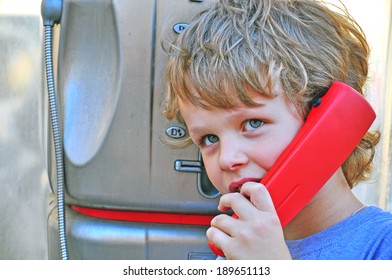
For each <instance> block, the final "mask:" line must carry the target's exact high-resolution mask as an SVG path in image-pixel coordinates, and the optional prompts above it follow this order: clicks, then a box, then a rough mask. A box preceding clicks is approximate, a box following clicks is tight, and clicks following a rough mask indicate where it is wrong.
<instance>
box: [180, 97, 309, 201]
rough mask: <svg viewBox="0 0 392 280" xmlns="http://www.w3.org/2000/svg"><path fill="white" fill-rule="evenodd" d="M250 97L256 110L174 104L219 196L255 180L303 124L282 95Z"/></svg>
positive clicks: (258, 178) (262, 174)
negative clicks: (205, 107)
mask: <svg viewBox="0 0 392 280" xmlns="http://www.w3.org/2000/svg"><path fill="white" fill-rule="evenodd" d="M250 94H251V96H252V97H253V100H254V101H256V102H257V103H260V104H261V105H260V106H257V107H246V106H244V105H241V106H239V107H237V108H235V109H230V110H227V109H220V108H211V109H208V110H207V109H203V108H200V107H198V106H195V105H193V104H191V103H189V102H182V101H181V100H180V102H179V108H180V112H181V115H182V117H183V118H184V120H185V123H186V125H187V127H188V130H189V134H190V137H191V139H192V140H193V142H194V143H195V144H196V145H197V146H198V147H199V148H200V150H201V153H202V156H203V161H204V165H205V168H206V171H207V174H208V176H209V178H210V180H211V182H212V183H213V184H214V186H215V187H216V188H217V189H218V190H219V191H220V192H221V193H222V194H225V193H228V192H237V191H239V189H240V188H241V186H242V184H244V183H245V182H247V181H255V182H259V181H260V180H261V179H262V178H263V177H264V176H265V174H266V173H267V171H268V170H269V169H270V168H271V167H272V165H273V164H274V162H275V161H276V160H277V158H278V157H279V155H280V154H281V153H282V152H283V150H284V149H285V148H286V147H287V146H288V144H289V143H290V142H291V140H292V139H293V138H294V136H295V135H296V134H297V132H298V131H299V129H300V128H301V127H302V125H303V124H304V121H303V120H302V118H301V117H300V115H299V113H298V112H297V110H296V109H295V107H294V105H293V104H292V103H290V102H289V101H287V100H286V99H285V98H283V96H281V95H278V96H277V97H275V98H270V97H264V96H261V95H259V94H257V93H256V92H250Z"/></svg>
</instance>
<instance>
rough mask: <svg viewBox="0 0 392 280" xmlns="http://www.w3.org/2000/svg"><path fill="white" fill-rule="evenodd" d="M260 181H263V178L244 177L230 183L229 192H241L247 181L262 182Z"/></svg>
mask: <svg viewBox="0 0 392 280" xmlns="http://www.w3.org/2000/svg"><path fill="white" fill-rule="evenodd" d="M260 181H261V178H243V179H241V180H238V181H235V182H232V183H231V184H230V185H229V192H231V193H233V192H240V190H241V187H242V185H243V184H245V183H246V182H255V183H260Z"/></svg>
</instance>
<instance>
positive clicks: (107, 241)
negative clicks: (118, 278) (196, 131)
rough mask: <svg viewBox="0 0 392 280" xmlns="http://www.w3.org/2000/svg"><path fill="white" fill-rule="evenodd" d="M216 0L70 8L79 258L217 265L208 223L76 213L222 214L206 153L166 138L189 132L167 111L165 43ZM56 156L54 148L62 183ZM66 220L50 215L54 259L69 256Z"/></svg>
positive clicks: (72, 244)
mask: <svg viewBox="0 0 392 280" xmlns="http://www.w3.org/2000/svg"><path fill="white" fill-rule="evenodd" d="M213 1H214V0H206V1H191V0H64V1H63V7H62V14H61V22H60V28H58V29H57V32H58V33H59V34H58V35H59V36H58V37H59V41H58V44H59V48H58V59H57V69H58V70H57V79H56V80H57V93H56V94H57V100H58V108H59V114H60V119H61V123H62V125H63V137H64V165H65V173H64V174H65V203H66V205H67V207H66V217H67V218H66V220H67V240H68V244H69V252H70V257H71V258H76V259H86V258H87V259H123V258H125V259H204V258H211V257H212V258H214V255H213V254H212V253H211V251H210V250H209V248H208V245H207V240H206V237H205V230H206V228H207V226H206V225H199V226H197V225H192V224H188V225H187V224H185V225H184V224H175V223H174V224H164V223H160V222H159V221H158V222H151V221H147V222H140V221H139V222H131V221H118V220H115V219H114V220H111V219H102V218H99V217H98V218H97V217H90V216H88V215H83V214H81V213H78V212H76V211H74V210H75V209H72V207H70V206H74V205H76V206H80V207H85V208H96V209H109V210H124V211H134V212H136V213H139V212H138V211H144V212H150V213H171V214H179V215H182V214H185V215H188V214H191V215H192V214H197V215H214V214H216V213H217V210H216V204H217V197H218V195H219V193H218V191H217V190H216V189H215V188H214V187H213V186H212V184H211V183H210V182H209V180H208V177H207V175H206V174H205V171H204V169H203V164H202V162H201V158H200V155H199V153H198V150H197V149H196V147H194V146H193V147H188V148H186V149H183V150H173V149H171V148H170V147H168V146H167V145H165V144H164V143H163V142H162V141H161V140H160V136H161V135H162V134H164V133H166V132H168V133H169V135H171V136H173V137H181V136H184V135H185V133H186V131H185V130H184V129H183V128H181V127H179V126H178V124H177V123H175V122H169V121H167V120H166V119H164V117H163V116H162V115H161V113H160V111H161V108H160V105H161V102H162V97H163V90H164V89H163V69H164V65H165V62H166V55H165V53H164V51H163V50H162V48H161V41H162V40H170V39H171V38H173V37H174V36H177V33H178V32H181V30H183V29H184V28H186V26H187V22H189V21H190V19H191V18H192V17H193V16H194V15H196V13H197V12H198V11H200V10H202V9H203V8H205V7H206V5H209V4H210V3H211V2H213ZM51 142H52V141H49V143H51ZM54 158H55V156H54V152H53V149H52V147H50V148H49V176H50V179H51V184H52V186H53V185H55V182H56V170H55V159H54ZM179 171H180V172H179ZM181 171H184V172H181ZM54 192H56V191H55V190H54ZM56 216H57V213H56V211H55V210H54V209H53V211H51V212H50V215H49V217H48V240H49V258H51V259H52V258H55V259H56V258H59V255H60V254H59V250H58V244H57V242H58V241H57V238H56V236H57V234H56V232H57V231H58V229H57V224H56Z"/></svg>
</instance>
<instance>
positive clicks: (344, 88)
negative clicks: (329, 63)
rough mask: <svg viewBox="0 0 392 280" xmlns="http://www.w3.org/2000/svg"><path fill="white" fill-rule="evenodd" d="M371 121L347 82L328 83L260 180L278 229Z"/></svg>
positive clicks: (368, 110)
mask: <svg viewBox="0 0 392 280" xmlns="http://www.w3.org/2000/svg"><path fill="white" fill-rule="evenodd" d="M375 118H376V114H375V112H374V111H373V109H372V107H371V106H370V104H369V103H368V102H367V101H366V99H365V98H364V97H363V96H362V95H361V94H359V93H358V92H357V91H355V90H354V89H353V88H351V87H350V86H349V85H347V84H344V83H341V82H334V83H333V84H332V86H331V87H330V88H329V90H328V91H327V93H326V94H325V95H324V96H323V97H322V98H321V103H320V104H319V105H318V106H315V107H313V108H312V109H311V111H310V112H309V115H308V117H307V119H306V122H305V124H304V125H303V127H302V128H301V129H300V131H299V132H298V134H297V135H296V136H295V138H294V139H293V141H292V142H291V143H290V144H289V146H288V147H287V148H286V149H285V150H284V151H283V153H282V154H281V155H280V157H279V158H278V160H277V161H276V162H275V163H274V165H273V166H272V168H271V169H270V170H269V171H268V173H267V174H266V176H265V177H264V178H263V179H262V180H261V182H260V183H262V184H263V185H265V186H266V188H267V189H268V191H269V193H270V195H271V198H272V201H273V203H274V206H275V209H276V211H277V214H278V217H279V219H280V223H281V225H282V227H285V226H286V225H287V224H288V223H289V222H290V221H291V220H292V219H293V218H294V217H295V216H296V215H297V214H298V213H299V212H300V211H301V209H302V208H303V207H305V205H306V204H307V203H308V202H309V201H310V200H311V198H312V197H313V196H314V195H315V194H316V193H317V192H318V191H319V190H320V188H321V187H322V186H323V185H324V184H325V183H326V182H327V181H328V179H329V178H330V177H331V176H332V175H333V173H335V171H336V170H337V169H338V168H339V167H340V166H341V165H342V164H343V162H344V161H345V160H346V159H347V158H348V156H349V155H350V154H351V152H352V151H353V150H354V148H355V147H356V146H357V145H358V144H359V142H360V141H361V139H362V138H363V136H364V135H365V134H366V132H367V131H368V129H369V128H370V126H371V124H372V123H373V121H374V119H375ZM233 216H235V214H234V215H233ZM235 217H236V216H235ZM209 245H210V248H211V250H212V251H213V252H214V253H215V254H216V255H218V256H222V257H223V256H224V254H223V252H222V250H220V249H219V248H217V247H216V246H215V245H214V244H213V243H212V242H210V243H209Z"/></svg>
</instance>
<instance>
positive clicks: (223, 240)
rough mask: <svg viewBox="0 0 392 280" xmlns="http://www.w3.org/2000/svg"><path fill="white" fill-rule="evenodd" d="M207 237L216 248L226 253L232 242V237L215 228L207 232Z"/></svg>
mask: <svg viewBox="0 0 392 280" xmlns="http://www.w3.org/2000/svg"><path fill="white" fill-rule="evenodd" d="M206 236H207V238H208V240H209V241H210V242H211V243H212V244H213V245H214V246H216V247H218V248H220V249H221V250H222V251H224V250H225V248H227V246H228V245H229V244H230V242H231V236H230V235H228V234H227V233H225V232H223V231H222V230H220V229H219V228H216V227H214V226H212V227H210V228H209V229H208V230H207V232H206Z"/></svg>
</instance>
